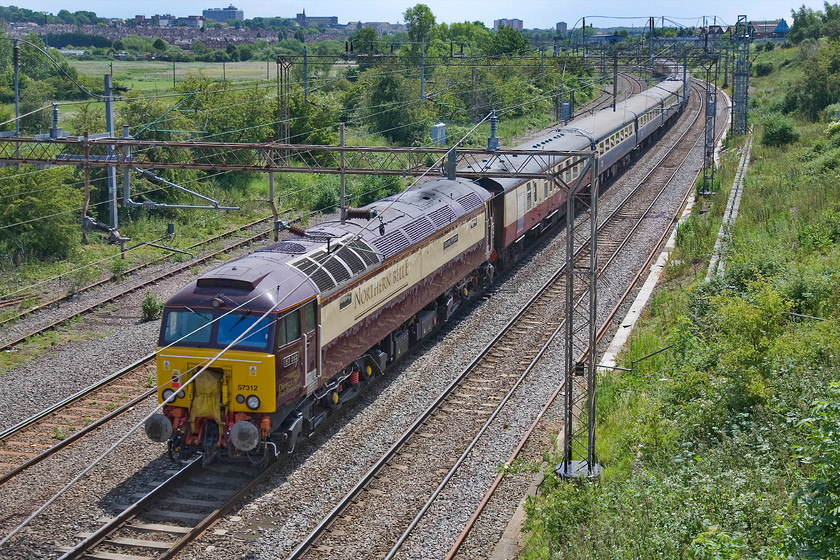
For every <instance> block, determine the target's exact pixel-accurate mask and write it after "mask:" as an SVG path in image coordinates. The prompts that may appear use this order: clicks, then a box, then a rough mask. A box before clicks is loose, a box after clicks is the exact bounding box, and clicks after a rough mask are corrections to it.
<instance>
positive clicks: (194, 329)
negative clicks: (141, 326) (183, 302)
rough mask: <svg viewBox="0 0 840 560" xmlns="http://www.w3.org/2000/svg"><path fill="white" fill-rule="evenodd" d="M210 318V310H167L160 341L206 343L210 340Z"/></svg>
mask: <svg viewBox="0 0 840 560" xmlns="http://www.w3.org/2000/svg"><path fill="white" fill-rule="evenodd" d="M212 320H213V315H212V313H211V312H202V311H196V310H189V311H169V312H167V313H166V315H165V316H164V318H163V332H162V334H163V337H162V338H163V340H162V342H163V343H165V344H169V343H172V342H177V343H180V344H188V343H199V344H207V343H209V342H210V332H211V329H212V326H213V325H212V323H211V321H212Z"/></svg>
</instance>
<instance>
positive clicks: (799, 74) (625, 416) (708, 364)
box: [521, 5, 840, 560]
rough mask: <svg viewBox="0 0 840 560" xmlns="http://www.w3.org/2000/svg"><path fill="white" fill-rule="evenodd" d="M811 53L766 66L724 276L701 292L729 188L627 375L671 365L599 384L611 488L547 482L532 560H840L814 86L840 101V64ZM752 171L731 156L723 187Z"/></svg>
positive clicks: (534, 521) (650, 318) (690, 249)
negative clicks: (837, 84) (738, 170)
mask: <svg viewBox="0 0 840 560" xmlns="http://www.w3.org/2000/svg"><path fill="white" fill-rule="evenodd" d="M804 9H805V8H803V10H804ZM834 9H835V8H834V7H832V6H829V5H826V10H827V11H830V12H831V13H835V12H834ZM791 35H793V32H792V33H791ZM823 41H824V40H823ZM812 46H813V45H805V46H804V47H798V48H795V49H784V50H778V49H777V50H775V51H766V50H765V51H764V53H762V54H760V55H759V60H761V58H762V57H765V56H766V57H769V60H772V61H773V62H775V63H776V68H777V70H774V71H773V72H772V73H773V75H774V76H776V74H779V76H777V78H776V79H775V80H768V81H762V80H761V79H757V80H756V81H755V84H756V85H757V86H758V87H759V91H758V92H757V95H755V96H754V99H755V103H754V110H753V111H752V113H751V120H752V121H753V122H755V123H756V125H757V130H756V134H758V135H759V136H760V138H761V143H760V144H759V143H755V144H754V146H753V153H752V163H751V165H750V168H749V170H748V172H747V176H746V186H745V190H744V194H743V198H742V204H741V209H740V212H739V215H738V219H737V222H736V223H735V226H734V228H733V230H732V232H731V244H730V246H729V247H728V251H727V254H726V255H725V259H726V266H727V269H726V273H725V275H724V276H723V277H722V278H718V279H716V280H713V281H712V282H710V283H704V282H703V277H704V276H705V268H706V266H707V265H708V258H709V254H710V252H711V248H712V245H713V243H714V238H715V235H716V233H717V230H718V227H719V223H720V221H719V220H720V214H721V211H722V208H723V202H724V201H725V197H726V194H727V193H726V192H725V191H726V189H724V192H720V193H718V194H716V195H715V196H713V197H711V198H707V199H703V200H701V201H700V204H698V205H696V206H695V208H696V209H697V212H695V214H693V215H692V216H691V217H690V218H689V220H688V221H686V222H685V223H684V224H683V225H681V226H680V228H679V229H678V232H677V250H676V253H675V255H674V259H673V260H672V262H671V263H670V264H669V266H668V274H667V278H668V285H667V286H666V287H665V289H663V290H662V291H660V292H659V293H658V294H657V295H656V296H655V297H654V298H653V299H652V301H651V303H650V309H649V311H648V313H647V315H646V317H645V319H644V321H643V324H642V326H641V327H640V328H639V329H638V330H637V331H636V332H635V333H634V335H633V336H632V338H631V341H630V344H629V347H628V349H627V351H626V354H625V355H624V356H623V360H622V361H623V365H625V366H628V367H629V364H630V363H631V362H632V361H633V360H636V359H639V358H642V357H644V356H647V355H649V354H651V353H652V352H655V351H657V350H660V349H663V348H666V347H667V349H666V350H665V351H664V352H661V353H659V354H656V355H655V356H654V357H652V358H649V359H646V360H643V361H640V362H638V363H637V364H636V366H635V367H634V369H633V371H632V372H628V373H624V372H616V373H614V374H608V375H604V376H603V377H602V378H601V379H600V381H599V385H598V401H597V421H598V427H597V429H596V433H597V437H598V440H597V457H598V461H599V462H600V463H601V464H603V465H604V466H605V470H604V472H603V474H602V476H601V477H600V479H599V480H598V481H596V482H591V483H590V482H586V481H575V482H571V483H569V482H562V481H559V480H557V479H555V477H554V475H553V473H551V472H550V471H549V472H548V473H547V477H546V482H545V483H544V484H543V487H542V488H543V491H542V492H541V494H540V495H539V496H537V497H536V498H534V499H532V500H530V501H529V502H528V507H527V510H528V521H527V528H528V530H529V536H528V543H527V546H526V549H525V551H524V552H523V553H522V554H521V558H525V559H532V558H559V559H564V560H565V559H578V558H580V559H583V558H604V559H624V558H626V559H630V558H663V559H664V558H668V559H673V558H694V559H704V560H705V559H708V560H719V559H748V558H766V559H788V558H808V559H829V558H838V557H840V537H838V535H840V477H838V474H837V473H838V472H840V446H838V441H837V433H840V389H838V385H837V381H838V373H837V372H838V371H840V337H838V332H840V312H838V306H840V287H838V286H840V272H838V271H840V266H838V265H840V217H838V216H840V214H838V208H840V188H838V185H837V182H836V169H837V168H838V162H840V153H838V151H837V150H838V145H840V142H838V132H840V124H829V125H828V126H827V127H826V125H824V124H820V123H814V122H813V119H815V118H816V117H818V116H820V115H821V114H823V113H822V112H823V111H825V117H826V118H827V120H829V121H831V120H834V118H833V113H831V114H829V110H828V109H826V108H828V107H830V106H832V104H834V103H838V102H840V91H837V92H834V90H833V89H832V88H833V86H831V87H828V88H827V89H824V90H822V91H823V92H824V96H822V95H823V94H820V95H816V94H815V92H814V91H811V92H806V91H805V90H806V89H807V88H805V87H802V86H800V85H798V84H799V83H801V82H804V81H806V80H817V79H818V77H817V76H816V74H815V68H817V67H820V68H824V69H825V72H826V74H825V75H823V76H822V77H821V78H819V79H821V80H822V82H823V83H824V84H833V83H834V81H836V80H837V79H838V75H840V74H838V70H837V69H838V68H840V66H833V67H830V66H825V67H823V66H822V65H823V62H819V63H818V61H827V60H833V58H832V57H834V56H835V55H836V52H840V51H838V50H837V44H836V43H834V42H832V41H825V42H821V43H819V44H818V45H817V46H816V48H813V49H812ZM779 61H782V62H784V64H781V65H780V64H779ZM812 83H813V82H812ZM765 85H766V87H764V86H765ZM803 95H808V96H812V97H808V99H817V98H819V99H820V101H819V106H818V107H817V108H816V109H815V110H811V108H807V107H806V106H805V105H804V103H805V102H804V99H805V97H800V96H803ZM791 100H795V101H796V102H795V103H792V104H791V103H790V101H791ZM800 102H802V103H803V104H802V105H800ZM782 112H784V113H787V116H785V115H783V114H782ZM738 159H739V158H738V155H737V154H729V155H727V156H726V157H724V160H723V176H724V180H727V179H728V183H724V185H725V186H727V185H728V184H731V181H732V174H733V172H734V168H735V166H737V163H738ZM547 459H548V461H547V465H548V466H549V467H553V466H554V465H555V464H557V463H559V458H558V456H550V457H547Z"/></svg>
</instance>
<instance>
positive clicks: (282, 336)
mask: <svg viewBox="0 0 840 560" xmlns="http://www.w3.org/2000/svg"><path fill="white" fill-rule="evenodd" d="M299 338H300V314H299V313H298V312H297V311H296V310H295V311H292V312H291V313H289V314H287V315H284V316H282V317H280V318H279V319H278V320H277V346H284V345H286V344H288V343H290V342H294V341H295V340H297V339H299Z"/></svg>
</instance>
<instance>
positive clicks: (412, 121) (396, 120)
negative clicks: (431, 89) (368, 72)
mask: <svg viewBox="0 0 840 560" xmlns="http://www.w3.org/2000/svg"><path fill="white" fill-rule="evenodd" d="M365 91H366V99H365V105H366V108H367V112H368V114H369V115H370V117H369V119H368V122H369V125H370V126H371V127H372V128H373V131H374V132H378V133H380V134H382V135H383V136H385V137H386V138H388V139H389V140H391V141H392V142H395V143H397V144H400V145H403V146H410V145H412V144H414V143H416V142H418V141H419V140H420V139H421V138H422V137H423V136H424V135H425V134H426V129H427V125H428V124H429V123H430V119H428V118H427V116H426V115H424V113H423V110H422V108H421V105H420V104H419V103H418V97H419V95H418V93H419V92H418V91H417V87H416V84H415V83H414V82H409V81H408V80H407V79H405V78H404V77H402V76H401V75H398V74H393V73H388V74H381V75H378V76H376V77H374V78H372V79H371V80H370V82H369V86H368V87H367V88H365Z"/></svg>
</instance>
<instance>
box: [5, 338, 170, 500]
mask: <svg viewBox="0 0 840 560" xmlns="http://www.w3.org/2000/svg"><path fill="white" fill-rule="evenodd" d="M153 360H154V354H150V355H148V356H145V357H143V358H141V359H140V360H138V361H137V362H135V363H133V364H131V365H129V366H128V367H125V368H123V369H121V370H120V371H117V372H115V373H113V374H111V375H109V376H108V377H106V378H104V379H102V380H100V381H98V382H97V383H94V384H93V385H91V386H90V387H87V388H85V389H83V390H82V391H79V392H78V393H76V394H75V395H72V396H70V397H68V398H67V399H65V400H63V401H62V402H59V403H56V404H55V405H53V406H51V407H49V408H47V409H45V410H42V411H41V412H39V413H38V414H36V415H34V416H32V417H30V418H28V419H26V420H24V421H23V422H20V423H19V424H17V425H15V426H12V427H11V428H9V429H7V430H5V431H3V432H2V433H0V485H2V484H4V483H6V482H7V481H9V480H11V479H12V478H14V477H15V476H17V475H18V474H20V473H21V472H23V471H24V470H26V469H28V468H29V467H32V466H34V465H36V464H38V463H40V462H41V461H43V460H44V459H46V458H48V457H50V456H52V455H55V454H56V453H58V452H59V451H61V450H62V449H64V448H65V447H67V446H69V445H70V444H72V443H74V442H76V441H78V440H79V439H81V438H83V437H84V436H86V435H88V434H90V433H92V432H93V431H94V430H96V429H98V428H99V427H101V426H102V425H104V424H106V423H107V422H109V421H110V420H113V419H114V418H116V417H118V416H120V415H121V414H123V413H124V412H126V411H128V410H131V409H132V408H133V407H134V406H136V405H137V404H139V403H140V402H142V401H143V400H145V399H147V398H149V397H152V396H154V395H156V394H157V387H156V386H155V383H154V382H153V383H151V384H150V383H149V380H150V379H152V380H154V377H153V374H154V363H153Z"/></svg>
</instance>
